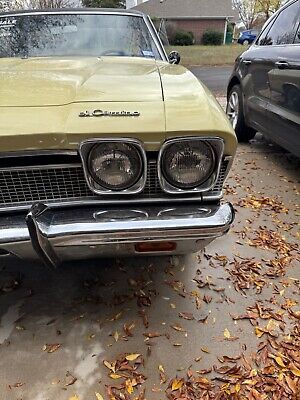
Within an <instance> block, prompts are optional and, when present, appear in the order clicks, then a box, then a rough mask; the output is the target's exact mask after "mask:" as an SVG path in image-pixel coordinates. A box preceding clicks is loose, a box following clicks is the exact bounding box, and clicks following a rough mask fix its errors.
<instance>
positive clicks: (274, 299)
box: [0, 137, 300, 400]
mask: <svg viewBox="0 0 300 400" xmlns="http://www.w3.org/2000/svg"><path fill="white" fill-rule="evenodd" d="M299 167H300V162H299V160H297V159H296V158H294V157H293V156H291V155H290V154H288V153H286V152H285V151H283V150H282V149H280V148H278V147H276V146H272V145H270V144H268V143H266V142H264V141H263V139H262V138H260V137H259V138H258V139H257V140H254V141H253V142H252V144H249V145H242V146H240V147H239V149H238V154H237V157H236V161H235V164H234V167H233V169H232V171H231V174H230V178H229V180H228V181H227V189H226V196H225V200H229V201H231V202H232V203H233V204H234V206H235V208H236V210H237V217H236V221H235V224H234V227H233V228H232V230H231V231H230V233H229V234H228V235H227V236H225V237H223V238H220V239H218V240H216V241H215V242H214V243H212V244H211V245H210V246H209V247H208V248H207V249H206V251H205V253H201V254H196V255H188V256H186V257H173V258H169V257H163V258H130V259H124V260H119V261H116V260H106V259H105V260H96V261H87V262H84V263H77V262H73V263H72V264H68V265H65V266H64V267H62V268H60V269H58V270H57V271H53V272H52V271H49V270H48V269H46V268H45V267H43V266H42V265H36V264H33V263H30V262H23V261H16V260H14V259H5V260H3V259H2V261H1V270H2V272H1V273H0V288H1V287H2V288H3V287H4V286H6V288H11V289H12V288H13V285H12V282H11V279H12V278H14V277H15V279H16V280H17V281H18V280H20V285H19V286H16V287H15V288H14V290H11V291H8V292H6V291H5V292H3V291H2V292H1V290H0V399H1V400H21V399H22V400H69V399H72V400H78V399H79V400H90V399H91V400H93V399H95V400H96V394H95V393H98V394H99V395H100V394H101V395H102V396H103V398H104V399H109V397H108V396H107V394H106V393H107V392H106V391H107V386H106V385H120V383H122V382H124V378H118V372H117V373H116V375H111V377H109V376H108V375H109V374H110V373H113V371H112V370H109V369H108V368H107V367H105V366H104V364H103V362H104V361H108V362H109V363H111V364H113V362H114V361H115V360H116V359H117V358H118V357H122V356H120V355H121V354H124V353H126V354H127V353H134V354H140V355H142V357H143V359H144V365H140V364H136V365H135V366H136V367H137V371H136V372H137V373H142V374H143V375H144V377H145V379H146V381H145V382H144V383H143V384H142V387H143V388H144V389H145V390H146V398H147V399H148V400H157V399H161V400H163V399H166V395H165V389H166V387H167V385H168V383H169V382H170V380H171V379H172V378H175V377H176V376H178V377H179V378H181V377H186V376H187V375H186V374H187V371H188V370H189V371H190V372H189V375H190V374H191V373H192V374H195V375H196V376H198V377H201V379H203V381H201V382H202V385H205V384H207V382H211V383H212V384H214V385H215V386H216V387H219V386H222V385H224V384H225V383H224V379H225V378H226V376H224V375H222V373H221V372H216V371H220V370H218V368H220V367H224V365H228V363H225V364H224V363H223V364H222V363H221V362H220V357H222V356H224V355H226V356H230V357H237V360H238V361H234V363H239V364H240V363H242V367H241V368H242V369H243V370H244V369H245V368H246V367H247V365H248V364H247V363H249V365H252V366H250V370H251V374H252V375H251V374H250V372H249V371H248V375H247V376H249V378H248V379H247V380H246V381H249V379H258V378H259V377H260V376H261V374H259V375H257V368H258V366H257V365H256V364H255V363H254V358H255V356H256V354H257V349H258V345H259V343H260V342H262V341H263V342H266V339H267V338H270V339H271V340H273V341H274V340H275V339H274V336H269V334H268V329H269V330H270V329H272V330H273V333H272V334H273V335H275V338H276V340H277V341H278V340H279V338H281V337H283V336H284V337H287V336H286V335H288V334H289V333H291V329H293V326H294V324H295V322H296V319H293V318H292V316H291V315H290V313H289V312H288V310H289V307H292V306H293V304H294V303H295V301H296V303H297V299H298V300H299V279H300V268H299V263H298V262H297V261H296V260H295V255H296V254H297V250H296V248H295V249H294V250H292V249H290V250H289V256H287V257H288V258H287V259H285V261H282V263H283V264H284V266H282V268H280V267H279V266H278V264H275V263H274V265H273V268H269V267H268V263H269V261H268V260H277V262H279V260H280V259H281V258H280V257H284V255H286V252H287V250H286V247H284V246H283V247H280V248H279V247H278V246H279V244H280V243H281V245H282V243H285V244H286V246H292V245H294V244H296V243H297V242H299V236H298V235H299V234H297V225H296V221H299V189H300V187H299V182H298V179H299V175H298V173H297V171H299ZM251 196H254V197H256V198H257V199H262V198H268V199H269V200H265V201H266V202H265V205H263V203H261V202H260V201H258V202H256V203H255V202H254V203H253V204H252V206H251V203H247V202H246V203H241V202H240V201H241V199H243V198H245V199H247V201H249V199H250V198H251ZM281 202H282V204H281ZM259 227H262V228H261V229H262V230H263V232H264V235H267V234H273V235H274V234H275V233H274V232H276V234H279V235H280V238H281V239H280V240H279V239H278V237H277V239H278V240H279V244H278V240H277V242H276V241H275V242H276V243H277V244H276V243H275V242H274V243H273V244H272V242H268V243H269V247H268V246H267V244H265V246H266V248H262V246H261V245H259V244H256V245H254V244H253V243H254V242H253V240H254V238H255V237H256V236H257V234H258V232H259V231H258V230H259ZM272 232H273V233H272ZM283 237H284V238H285V239H284V238H283ZM250 240H252V244H251V243H250ZM282 241H283V242H282ZM266 243H267V242H266ZM270 243H271V244H270ZM255 246H256V247H255ZM270 246H271V247H272V246H273V249H271V248H270ZM298 250H299V248H298ZM281 251H282V253H281ZM289 257H290V258H289ZM234 259H235V260H236V262H238V264H237V265H236V266H235V267H234V266H233V264H230V262H233V261H234ZM249 259H253V260H255V261H257V262H259V263H260V264H261V265H260V267H258V268H256V269H255V270H251V269H250V270H247V268H248V267H247V265H248V264H247V263H248V260H249ZM253 260H252V261H253ZM242 262H245V266H244V267H243V269H241V270H239V269H238V265H239V266H240V265H241V264H239V263H242ZM285 263H286V264H285ZM224 265H225V267H224ZM276 265H277V266H276ZM280 265H281V264H280ZM243 271H244V272H243ZM247 271H248V272H247ZM276 271H277V275H278V276H277V277H274V276H273V275H272V274H274V275H276ZM195 278H196V279H195ZM239 279H240V280H239ZM5 282H6V283H5ZM238 282H239V283H238ZM239 285H240V286H242V287H243V289H241V288H240V286H239ZM260 292H261V293H260ZM289 299H293V301H294V303H292V300H290V303H287V302H288V301H289ZM257 302H260V303H259V304H260V306H259V307H267V308H269V309H272V310H273V312H276V313H279V314H276V315H277V317H276V318H278V319H279V320H280V319H281V318H284V321H285V322H287V323H281V322H280V321H279V322H278V320H276V319H275V320H273V319H272V320H271V322H270V320H269V319H268V317H266V311H263V312H262V311H261V314H260V315H261V317H262V318H265V319H260V318H259V316H258V314H255V312H254V311H252V314H253V313H254V315H257V318H258V319H255V318H256V317H255V316H252V318H254V319H252V320H251V321H249V320H248V319H242V320H234V319H233V316H234V315H241V314H242V315H245V313H246V309H247V307H253V306H254V308H255V307H256V306H255V304H257ZM296 303H295V304H296ZM286 304H288V305H286ZM298 309H299V305H298V308H297V305H296V309H295V311H296V310H298ZM256 312H258V311H256ZM180 313H181V314H180ZM187 313H189V314H187ZM143 315H144V318H143ZM145 316H147V320H148V324H149V326H147V320H146V317H145ZM273 316H274V314H273ZM274 318H275V317H274ZM250 322H252V323H250ZM271 323H272V327H271V325H270V324H271ZM267 324H268V325H267ZM255 325H257V326H258V325H259V326H262V327H266V325H267V328H264V329H265V331H262V332H260V331H258V333H262V337H261V338H258V337H257V335H256V334H255ZM269 325H270V326H269ZM124 326H125V329H124ZM274 332H275V333H274ZM145 333H147V334H148V335H150V336H151V334H152V336H158V335H162V336H158V337H154V338H152V339H150V340H147V338H146V336H145ZM131 335H132V336H131ZM269 345H270V344H269ZM290 346H291V345H290ZM270 351H271V350H269V352H270ZM272 351H273V353H274V352H275V350H274V349H272ZM278 351H286V349H285V350H278ZM267 353H268V352H267ZM296 353H297V351H296V350H295V354H296ZM241 354H243V355H244V356H245V357H246V360H247V362H246V361H243V360H242V359H241V358H239V356H241ZM251 355H252V356H251ZM298 355H299V353H298ZM218 358H219V359H218ZM221 360H222V359H221ZM265 362H266V363H267V364H268V363H270V362H271V363H272V360H271V359H270V358H268V357H267V358H266V361H265ZM109 365H110V364H107V366H109ZM229 365H231V366H232V365H235V364H232V362H231V363H230V362H229ZM245 365H246V367H245ZM274 365H275V366H274V368H275V370H276V371H277V369H278V368H279V369H280V367H279V366H278V365H277V364H276V363H275V364H274ZM110 366H111V365H110ZM212 367H215V369H217V370H213V372H210V371H211V368H212ZM111 368H112V369H113V366H111ZM251 368H252V369H251ZM260 368H263V365H261V366H260ZM163 371H164V372H163ZM195 371H198V374H197V373H196V372H195ZM199 371H200V372H199ZM284 373H286V372H284ZM121 374H122V372H121ZM236 374H237V375H238V373H237V372H236ZM270 374H271V372H269V375H267V376H268V377H269V378H268V379H269V381H268V382H269V383H268V386H269V387H270V380H271V379H272V378H270V376H271V375H270ZM160 375H161V376H160ZM275 375H276V374H275ZM250 376H251V378H250ZM276 376H277V375H276ZM292 378H294V379H295V377H293V376H292ZM211 379H216V380H211ZM222 379H223V381H222ZM164 381H165V382H164ZM279 381H280V382H281V384H283V383H282V382H283V381H282V379H281V380H278V382H279ZM275 382H277V380H276V379H275V378H274V384H275ZM284 382H285V381H284ZM233 388H235V389H232V390H243V383H241V384H240V386H237V385H235V386H233ZM296 388H297V386H296ZM298 388H299V386H298ZM129 389H130V388H129ZM130 390H131V389H130ZM133 390H134V394H133V395H132V396H129V395H128V396H129V397H128V398H130V399H133V398H134V395H135V396H137V393H138V392H139V390H138V389H137V388H136V387H134V389H133ZM174 390H175V389H174ZM249 390H252V386H251V385H250V389H249ZM258 390H260V389H258ZM247 393H248V392H247ZM258 393H260V392H258ZM127 394H128V393H127ZM74 396H75V397H74ZM98 398H99V399H101V397H100V396H99V397H98ZM122 398H124V397H122ZM205 398H207V399H208V398H210V399H211V398H212V397H205ZM222 398H223V397H222ZM249 398H253V399H254V398H255V399H258V398H265V397H264V396H263V395H262V397H260V396H259V394H257V392H255V397H254V395H253V396H250V395H249ZM274 398H275V397H274ZM276 398H283V397H282V396H279V397H276ZM285 398H287V399H292V398H293V397H285ZM294 398H296V397H294ZM118 399H119V398H118ZM126 399H127V397H126Z"/></svg>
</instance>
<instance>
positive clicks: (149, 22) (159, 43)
mask: <svg viewBox="0 0 300 400" xmlns="http://www.w3.org/2000/svg"><path fill="white" fill-rule="evenodd" d="M146 20H147V22H146V24H147V25H148V28H149V30H150V32H151V35H152V38H153V40H154V42H156V43H155V44H156V46H157V48H158V50H159V52H160V53H161V55H162V59H163V60H164V61H168V55H167V53H166V50H165V47H164V45H163V43H162V41H161V38H160V36H159V34H158V32H157V30H156V28H155V26H154V24H153V22H152V20H151V18H150V17H149V16H148V15H147V16H146V17H145V21H146Z"/></svg>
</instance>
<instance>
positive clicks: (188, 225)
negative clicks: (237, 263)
mask: <svg viewBox="0 0 300 400" xmlns="http://www.w3.org/2000/svg"><path fill="white" fill-rule="evenodd" d="M233 219H234V210H233V207H232V206H231V204H229V203H227V204H223V205H220V206H209V207H208V206H203V207H201V206H191V205H183V206H177V207H170V208H168V209H167V208H161V207H157V206H153V207H143V208H136V209H128V208H127V209H124V208H119V209H116V208H111V209H99V208H88V209H86V208H77V209H75V210H74V209H73V210H70V209H67V210H51V209H49V208H48V207H47V206H45V205H43V204H41V203H38V204H35V205H34V206H33V207H32V209H31V210H30V212H29V214H28V215H27V217H26V223H27V226H26V223H25V220H24V216H16V215H14V216H12V217H2V218H1V217H0V249H5V248H9V244H12V243H14V244H15V245H17V243H20V245H21V243H24V242H26V241H31V243H32V247H33V249H34V250H35V252H36V253H37V254H38V256H39V257H40V258H41V259H42V260H43V261H44V263H46V264H48V265H51V266H57V265H59V264H60V262H61V260H63V259H64V251H66V252H67V251H68V250H70V249H72V248H77V249H78V247H82V248H83V247H85V248H86V247H89V249H90V252H91V254H92V253H93V250H95V249H96V248H99V247H101V246H112V245H117V246H118V245H120V246H122V245H129V244H135V243H139V242H149V241H152V242H160V241H170V240H172V241H174V242H179V241H187V240H193V241H198V240H204V241H205V240H209V241H211V240H213V239H214V238H216V237H219V236H222V235H223V234H225V233H226V232H227V231H228V230H229V228H230V226H231V224H232V222H233ZM15 247H16V246H15ZM199 247H200V246H199ZM96 254H97V252H96V251H95V255H96ZM116 255H117V254H116Z"/></svg>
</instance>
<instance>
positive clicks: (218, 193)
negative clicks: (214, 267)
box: [0, 9, 237, 266]
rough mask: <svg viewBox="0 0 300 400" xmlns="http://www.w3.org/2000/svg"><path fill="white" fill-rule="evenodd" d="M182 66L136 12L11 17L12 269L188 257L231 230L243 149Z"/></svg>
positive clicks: (0, 31) (2, 31)
mask: <svg viewBox="0 0 300 400" xmlns="http://www.w3.org/2000/svg"><path fill="white" fill-rule="evenodd" d="M178 63H179V55H178V53H175V52H172V53H171V54H170V55H169V57H168V56H167V55H166V53H165V50H164V48H163V46H162V43H161V41H160V39H159V36H158V35H157V33H156V31H155V28H154V27H153V24H152V22H151V20H150V18H149V17H147V16H146V15H144V14H142V13H139V12H136V11H125V10H105V9H97V10H94V9H83V10H82V9H73V10H70V9H65V10H54V11H42V12H41V11H25V12H16V13H2V14H0V164H1V165H0V258H1V256H6V255H9V254H12V255H15V256H18V257H21V258H27V259H37V258H40V259H41V260H43V261H44V262H45V263H46V264H50V265H52V266H57V265H59V264H60V263H61V262H62V261H64V260H70V259H85V258H91V257H99V256H124V255H145V254H147V255H148V254H156V255H162V254H183V253H189V252H195V251H198V250H199V249H201V248H203V247H204V246H206V245H207V244H208V243H209V242H211V241H212V240H213V239H214V238H216V237H219V236H221V235H223V234H224V233H226V232H227V231H228V230H229V228H230V226H231V224H232V222H233V219H234V211H233V208H232V206H231V205H230V204H228V203H221V201H220V200H221V198H222V186H223V183H224V180H225V178H226V176H227V174H228V172H229V169H230V166H231V164H232V161H233V157H234V155H235V151H236V146H237V141H236V137H235V134H234V131H233V129H232V127H231V125H230V123H229V120H228V119H227V117H226V115H225V114H224V112H223V110H222V109H221V107H220V106H219V104H218V103H217V101H216V100H215V98H214V97H213V95H212V94H211V93H210V92H209V91H208V90H207V88H206V87H205V86H203V85H202V84H201V82H199V81H198V80H197V78H196V77H195V76H194V75H193V74H192V73H191V72H189V71H188V70H187V69H185V68H184V67H182V66H179V65H178Z"/></svg>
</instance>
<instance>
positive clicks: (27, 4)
mask: <svg viewBox="0 0 300 400" xmlns="http://www.w3.org/2000/svg"><path fill="white" fill-rule="evenodd" d="M72 5H74V2H73V1H72V0H16V1H15V7H14V8H17V9H28V8H29V9H35V8H64V7H71V6H72Z"/></svg>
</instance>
